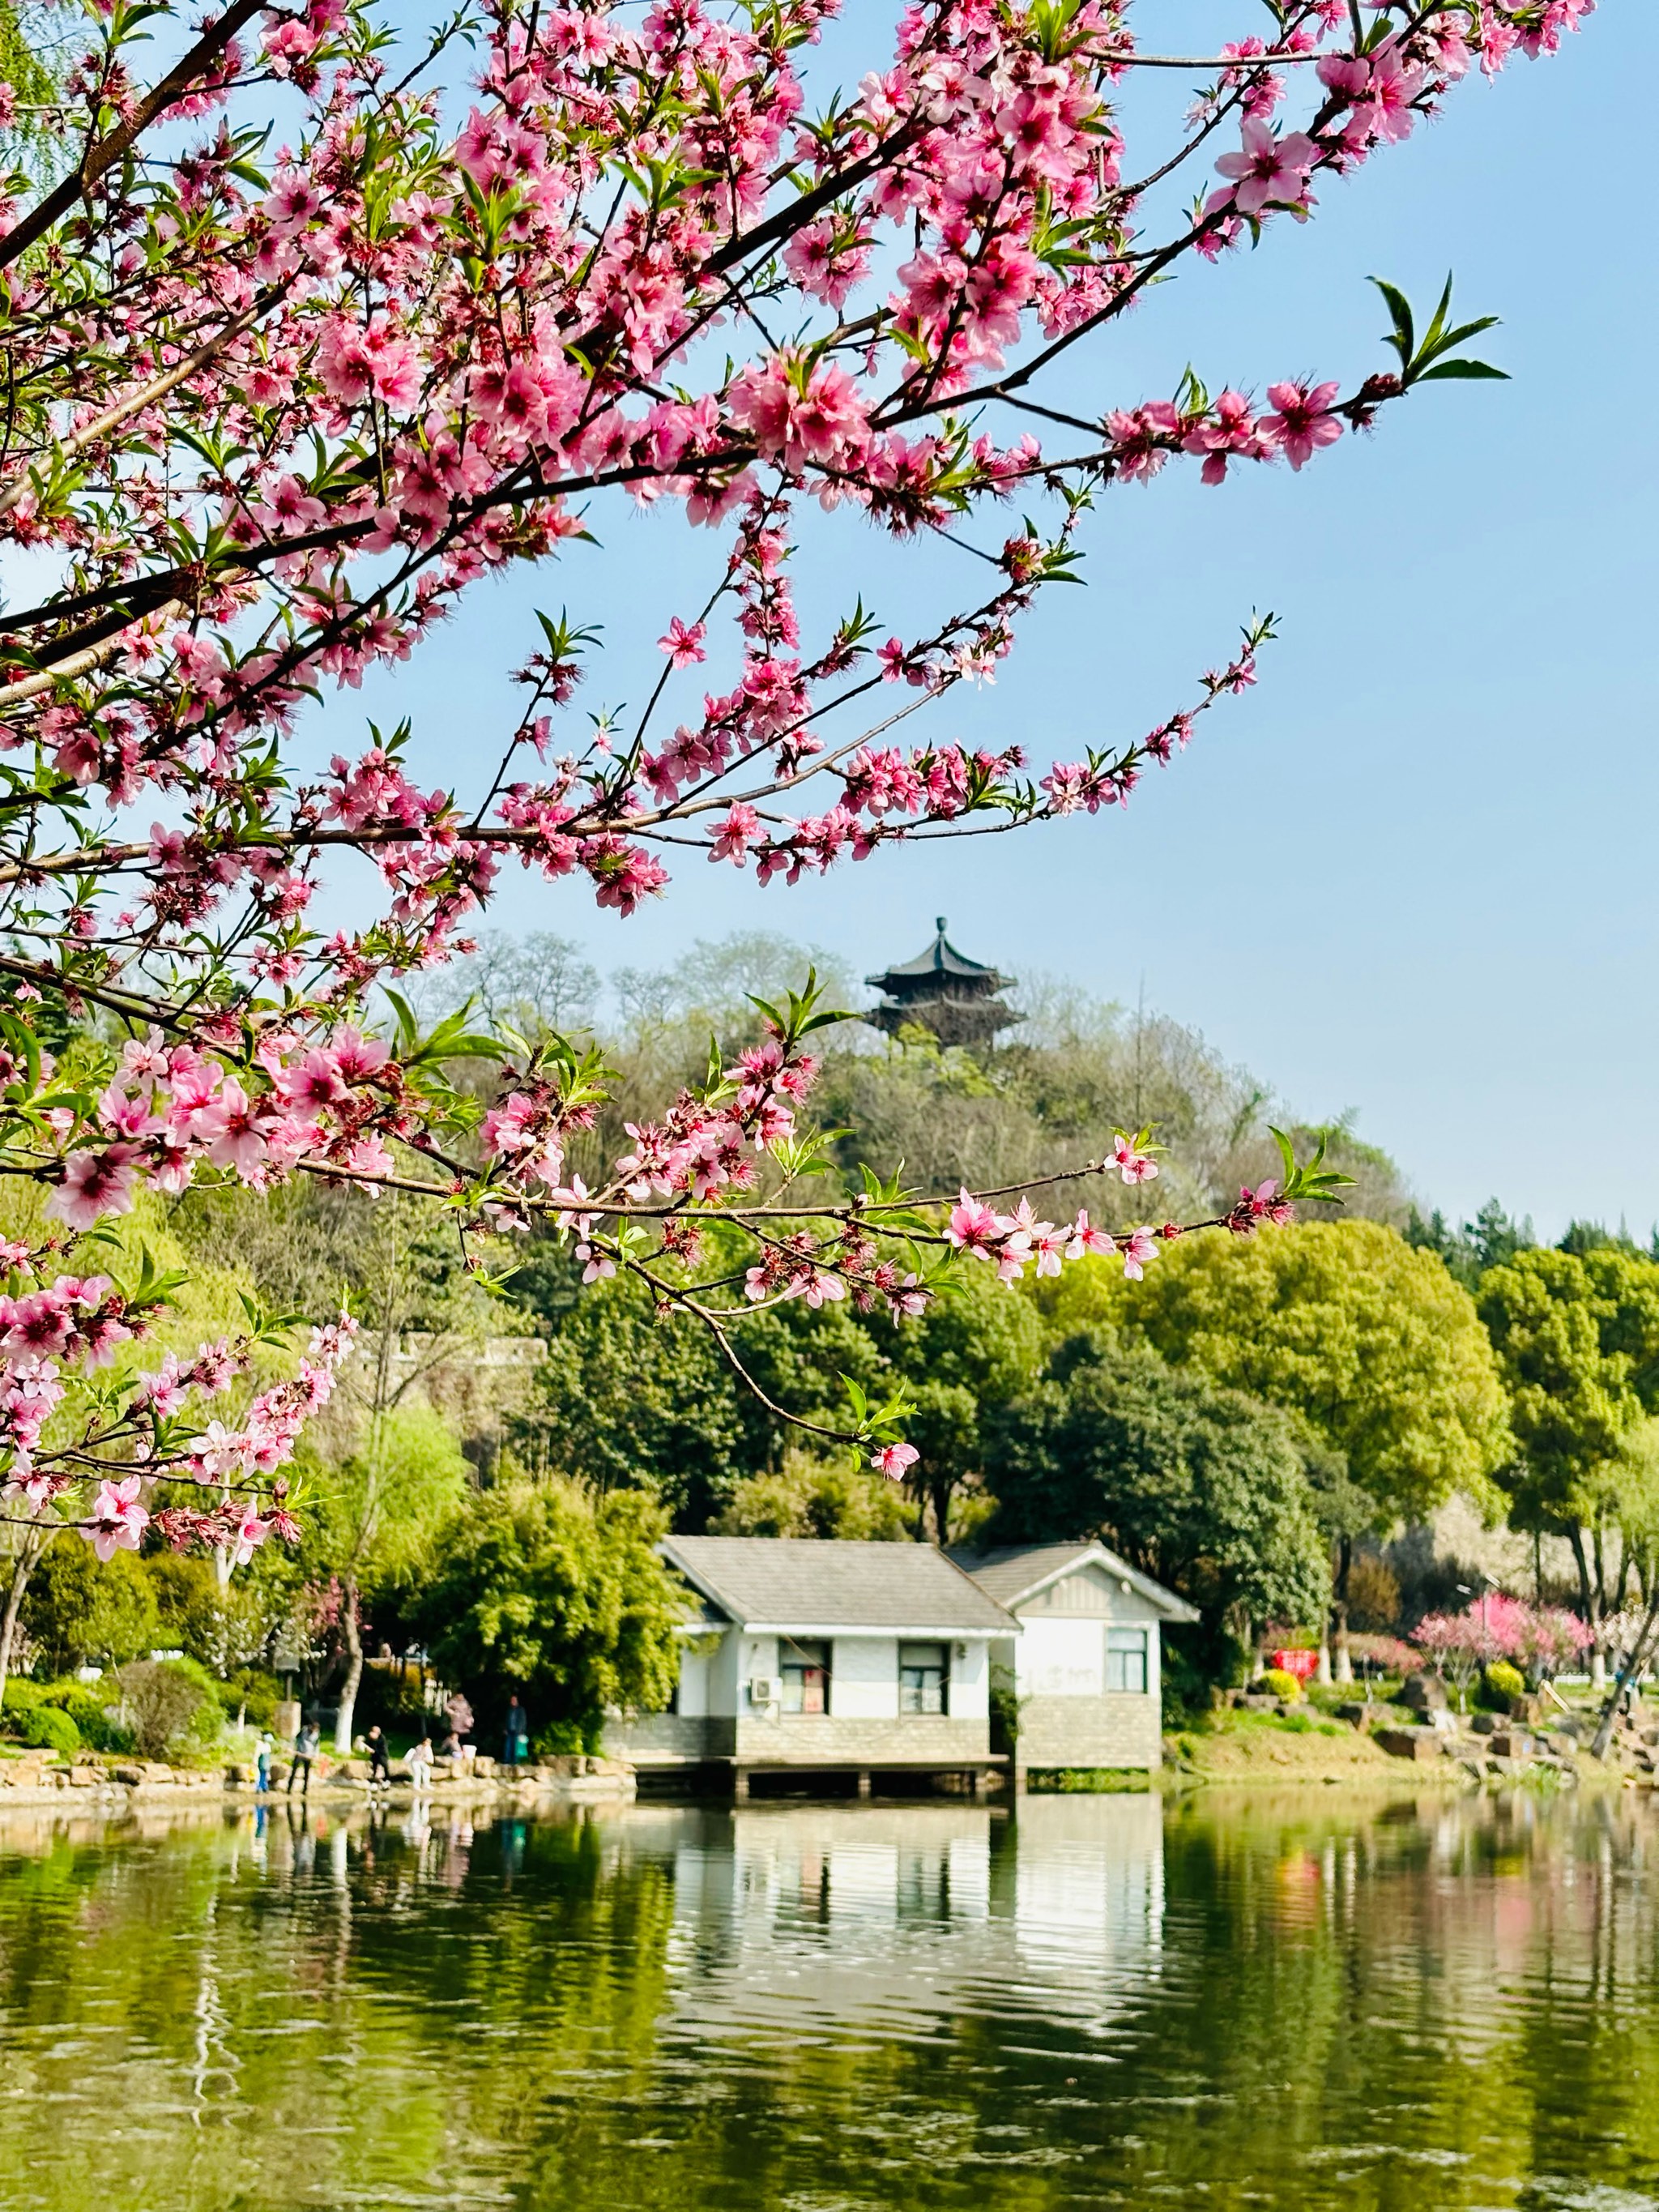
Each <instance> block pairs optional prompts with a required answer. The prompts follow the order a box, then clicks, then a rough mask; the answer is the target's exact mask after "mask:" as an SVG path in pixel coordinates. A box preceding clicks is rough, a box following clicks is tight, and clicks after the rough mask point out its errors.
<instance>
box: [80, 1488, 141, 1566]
mask: <svg viewBox="0 0 1659 2212" xmlns="http://www.w3.org/2000/svg"><path fill="white" fill-rule="evenodd" d="M142 1489H143V1480H142V1478H141V1477H140V1476H138V1475H136V1474H130V1475H128V1476H127V1477H126V1478H125V1480H124V1481H121V1482H109V1481H106V1482H104V1483H102V1484H101V1485H100V1487H99V1491H98V1495H97V1497H96V1498H94V1500H93V1501H92V1505H91V1507H90V1509H89V1512H88V1524H89V1525H88V1526H86V1527H84V1528H82V1531H81V1534H82V1535H83V1536H84V1537H85V1538H86V1540H87V1541H88V1543H89V1544H90V1545H91V1546H92V1548H93V1550H94V1552H96V1553H97V1554H98V1556H99V1558H100V1559H102V1560H104V1561H105V1562H106V1563H107V1562H108V1561H109V1560H111V1559H113V1558H114V1556H115V1554H116V1553H117V1552H118V1551H122V1552H136V1551H137V1548H138V1546H139V1542H140V1541H141V1540H142V1538H143V1533H144V1531H145V1529H146V1528H149V1514H148V1513H147V1512H146V1511H145V1510H144V1508H143V1506H142V1505H141V1504H139V1502H138V1494H139V1492H140V1491H141V1490H142Z"/></svg>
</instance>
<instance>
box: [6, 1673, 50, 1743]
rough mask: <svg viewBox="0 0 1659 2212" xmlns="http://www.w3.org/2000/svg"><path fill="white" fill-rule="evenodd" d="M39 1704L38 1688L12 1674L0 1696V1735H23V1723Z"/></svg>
mask: <svg viewBox="0 0 1659 2212" xmlns="http://www.w3.org/2000/svg"><path fill="white" fill-rule="evenodd" d="M39 1704H40V1688H39V1686H37V1685H36V1684H35V1683H33V1682H28V1681H25V1680H23V1678H22V1676H21V1675H19V1674H14V1675H13V1676H12V1678H11V1680H10V1681H9V1682H8V1683H7V1685H6V1687H5V1693H4V1695H3V1696H0V1735H10V1736H16V1737H18V1738H19V1739H20V1740H21V1736H22V1734H23V1723H24V1722H25V1721H26V1720H27V1717H28V1716H29V1715H30V1714H31V1713H32V1712H33V1711H34V1709H35V1707H36V1706H37V1705H39Z"/></svg>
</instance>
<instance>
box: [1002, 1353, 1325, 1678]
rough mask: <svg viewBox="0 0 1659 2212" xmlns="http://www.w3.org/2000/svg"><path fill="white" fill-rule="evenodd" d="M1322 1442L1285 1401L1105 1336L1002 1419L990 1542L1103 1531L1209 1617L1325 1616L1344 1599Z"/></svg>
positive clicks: (1066, 1357) (1065, 1357)
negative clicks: (1324, 1514)
mask: <svg viewBox="0 0 1659 2212" xmlns="http://www.w3.org/2000/svg"><path fill="white" fill-rule="evenodd" d="M1308 1457H1309V1450H1308V1443H1307V1439H1306V1437H1305V1435H1304V1432H1303V1431H1302V1430H1301V1428H1300V1425H1299V1424H1298V1423H1297V1421H1296V1420H1295V1419H1293V1418H1292V1417H1291V1416H1289V1415H1287V1414H1285V1413H1282V1412H1280V1411H1279V1410H1277V1409H1276V1408H1274V1407H1268V1406H1264V1405H1261V1404H1260V1403H1259V1402H1257V1401H1254V1400H1251V1399H1249V1398H1247V1397H1245V1396H1244V1395H1243V1394H1242V1393H1241V1392H1239V1391H1237V1390H1229V1389H1222V1388H1220V1387H1218V1385H1217V1384H1216V1383H1212V1381H1210V1380H1209V1379H1208V1377H1206V1376H1203V1375H1201V1374H1197V1373H1194V1372H1191V1371H1183V1370H1180V1369H1176V1368H1173V1367H1170V1366H1169V1365H1168V1364H1166V1363H1165V1362H1164V1360H1162V1359H1161V1358H1159V1357H1158V1354H1157V1353H1156V1352H1152V1350H1150V1349H1149V1348H1147V1347H1146V1346H1126V1345H1125V1344H1124V1343H1123V1342H1122V1341H1121V1340H1120V1339H1119V1338H1117V1337H1116V1336H1115V1335H1113V1334H1110V1333H1109V1332H1107V1331H1102V1330H1095V1331H1091V1332H1088V1333H1086V1334H1083V1335H1080V1336H1078V1337H1075V1338H1073V1340H1071V1341H1069V1342H1068V1343H1066V1344H1065V1345H1062V1346H1060V1349H1059V1351H1058V1352H1056V1353H1055V1354H1054V1358H1053V1359H1052V1360H1051V1361H1050V1362H1049V1364H1048V1368H1047V1370H1045V1373H1044V1375H1043V1377H1042V1385H1041V1387H1040V1388H1039V1389H1037V1390H1036V1391H1034V1392H1033V1393H1032V1394H1031V1395H1030V1396H1029V1397H1026V1398H1024V1399H1022V1400H1021V1401H1019V1402H1018V1404H1016V1405H1014V1406H1012V1407H1010V1408H1009V1409H1008V1411H1007V1413H1006V1415H1005V1416H1004V1417H1003V1419H1002V1420H1001V1421H1000V1424H999V1430H998V1450H997V1494H998V1501H999V1503H998V1509H997V1511H996V1514H995V1516H994V1518H993V1520H992V1522H991V1523H990V1525H989V1527H988V1528H987V1530H986V1532H985V1533H986V1538H987V1541H989V1542H994V1543H1000V1542H1007V1543H1044V1542H1055V1541H1066V1540H1069V1539H1079V1538H1083V1537H1088V1536H1098V1537H1100V1538H1102V1539H1103V1541H1105V1542H1107V1543H1109V1545H1111V1547H1113V1549H1114V1550H1115V1551H1117V1552H1119V1553H1121V1554H1122V1555H1123V1557H1124V1558H1125V1559H1128V1560H1129V1561H1130V1562H1131V1563H1132V1564H1133V1565H1136V1566H1139V1567H1141V1568H1143V1569H1144V1570H1145V1571H1146V1572H1147V1573H1149V1574H1152V1575H1155V1576H1156V1577H1158V1580H1159V1581H1160V1582H1163V1583H1168V1584H1169V1586H1170V1588H1171V1589H1176V1590H1178V1591H1179V1592H1180V1593H1181V1594H1182V1596H1184V1597H1186V1598H1188V1600H1190V1601H1191V1602H1193V1603H1194V1604H1195V1605H1197V1606H1198V1607H1200V1609H1201V1610H1202V1612H1203V1613H1204V1615H1205V1618H1206V1625H1207V1626H1209V1628H1210V1630H1211V1632H1212V1634H1213V1633H1215V1632H1218V1631H1219V1630H1220V1629H1221V1627H1222V1626H1223V1625H1224V1624H1225V1623H1226V1622H1228V1621H1229V1620H1231V1621H1232V1622H1233V1623H1234V1625H1235V1626H1243V1623H1242V1621H1240V1620H1239V1618H1238V1617H1239V1616H1241V1615H1243V1616H1247V1617H1248V1618H1249V1620H1255V1621H1261V1620H1264V1619H1277V1620H1296V1621H1312V1620H1317V1619H1318V1618H1319V1617H1320V1616H1321V1615H1322V1612H1323V1608H1324V1606H1325V1602H1326V1598H1327V1595H1328V1589H1329V1571H1328V1566H1327V1563H1326V1554H1325V1541H1324V1538H1323V1535H1322V1533H1321V1530H1320V1527H1319V1522H1318V1519H1317V1517H1316V1511H1315V1504H1314V1498H1313V1493H1312V1491H1311V1489H1310V1485H1309V1481H1308V1472H1307V1469H1308Z"/></svg>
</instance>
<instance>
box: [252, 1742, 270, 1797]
mask: <svg viewBox="0 0 1659 2212" xmlns="http://www.w3.org/2000/svg"><path fill="white" fill-rule="evenodd" d="M253 1786H254V1788H255V1789H256V1790H258V1793H259V1795H260V1796H262V1797H263V1796H264V1794H265V1792H266V1790H269V1789H270V1729H266V1730H265V1732H264V1735H262V1736H261V1737H260V1738H259V1748H258V1752H257V1753H255V1754H254V1760H253Z"/></svg>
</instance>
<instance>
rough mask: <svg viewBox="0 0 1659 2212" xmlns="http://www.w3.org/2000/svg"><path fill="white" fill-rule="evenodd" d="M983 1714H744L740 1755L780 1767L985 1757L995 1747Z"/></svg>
mask: <svg viewBox="0 0 1659 2212" xmlns="http://www.w3.org/2000/svg"><path fill="white" fill-rule="evenodd" d="M990 1747H991V1744H990V1729H989V1726H988V1723H987V1722H986V1721H984V1720H983V1719H972V1720H962V1719H958V1718H957V1717H955V1716H954V1715H951V1714H946V1713H906V1714H904V1715H903V1716H902V1717H894V1718H893V1719H890V1720H876V1719H867V1720H866V1719H858V1720H849V1719H847V1718H844V1717H841V1716H838V1715H836V1714H835V1713H791V1714H789V1715H788V1716H787V1717H779V1718H777V1719H775V1720H774V1719H769V1718H768V1717H766V1716H765V1715H764V1714H757V1713H748V1714H744V1716H743V1717H742V1718H741V1719H740V1720H739V1721H738V1758H739V1759H745V1760H757V1761H761V1762H763V1763H768V1764H775V1765H781V1766H883V1765H896V1766H898V1765H908V1764H909V1763H910V1762H911V1761H913V1760H914V1761H917V1762H925V1761H927V1760H937V1761H938V1762H939V1765H941V1766H948V1765H951V1764H953V1763H954V1762H955V1761H956V1760H957V1759H960V1760H961V1761H963V1764H964V1765H965V1764H966V1763H967V1762H968V1761H969V1760H971V1759H983V1758H984V1757H985V1755H986V1753H987V1752H988V1751H989V1750H990Z"/></svg>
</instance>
